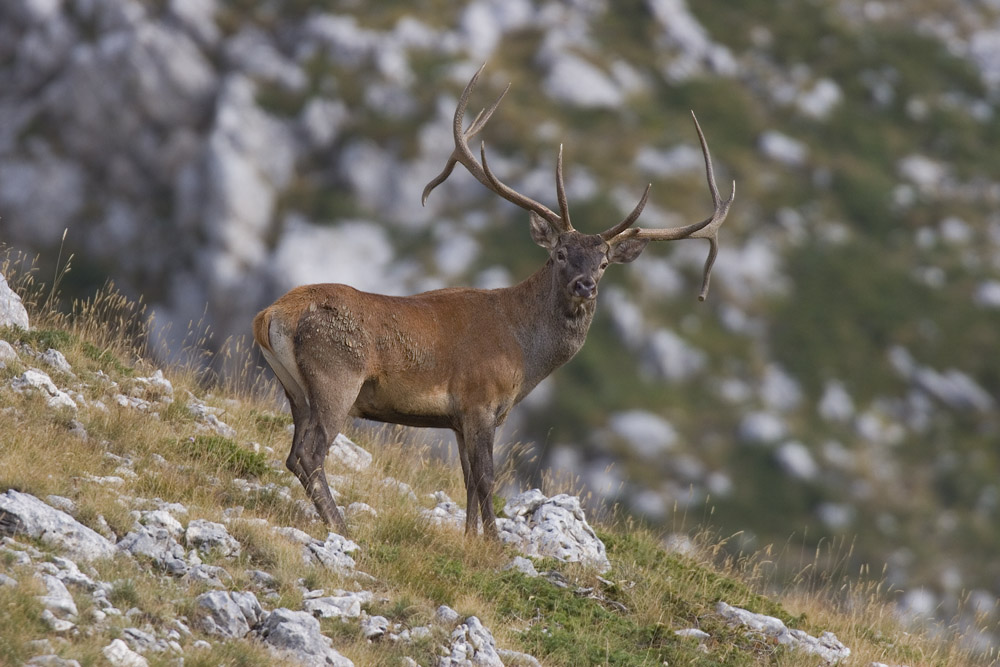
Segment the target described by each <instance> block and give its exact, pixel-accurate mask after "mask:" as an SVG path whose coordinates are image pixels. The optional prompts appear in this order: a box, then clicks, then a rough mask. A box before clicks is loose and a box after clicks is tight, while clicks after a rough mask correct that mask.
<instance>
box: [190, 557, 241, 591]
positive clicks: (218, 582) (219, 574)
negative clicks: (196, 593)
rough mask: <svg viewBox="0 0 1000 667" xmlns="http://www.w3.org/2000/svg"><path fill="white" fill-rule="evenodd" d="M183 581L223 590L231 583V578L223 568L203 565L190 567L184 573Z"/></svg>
mask: <svg viewBox="0 0 1000 667" xmlns="http://www.w3.org/2000/svg"><path fill="white" fill-rule="evenodd" d="M184 579H185V580H187V581H192V582H198V583H202V584H205V585H207V586H211V587H213V588H225V587H227V586H229V585H230V584H231V583H232V582H233V578H232V576H230V574H229V572H227V571H226V570H225V569H224V568H221V567H219V566H217V565H205V564H204V563H198V564H196V565H192V566H191V568H190V569H189V570H187V571H185V572H184Z"/></svg>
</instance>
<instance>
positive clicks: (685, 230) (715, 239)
mask: <svg viewBox="0 0 1000 667" xmlns="http://www.w3.org/2000/svg"><path fill="white" fill-rule="evenodd" d="M691 118H692V120H694V127H695V130H696V131H697V132H698V141H699V142H701V152H702V155H704V157H705V176H706V178H707V180H708V191H709V192H710V193H711V195H712V204H713V207H714V210H713V211H712V215H711V216H709V217H707V218H705V219H704V220H702V221H701V222H696V223H694V224H692V225H685V226H683V227H671V228H670V229H641V228H639V227H635V228H632V229H627V228H624V229H623V230H622V231H621V232H620V233H619V234H618V235H617V236H614V237H612V239H611V241H610V242H612V243H615V242H619V241H624V240H626V239H631V238H635V239H647V240H650V241H676V240H678V239H689V238H692V239H693V238H699V239H708V241H709V250H708V258H707V259H706V260H705V269H704V277H703V278H702V284H701V293H700V294H699V295H698V300H699V301H704V300H705V299H706V297H708V286H709V281H710V280H711V277H712V266H713V265H714V264H715V258H716V256H717V255H718V253H719V228H720V227H722V223H723V222H725V221H726V215H728V214H729V207H730V206H732V203H733V199H735V198H736V181H733V189H732V193H731V194H730V195H729V198H728V199H725V200H723V199H722V197H721V196H719V188H718V186H716V184H715V170H714V169H713V168H712V156H711V153H710V152H709V150H708V141H707V140H706V139H705V133H704V132H702V130H701V125H699V124H698V117H697V116H695V115H694V112H693V111H692V112H691ZM619 226H621V225H619ZM609 231H610V230H609Z"/></svg>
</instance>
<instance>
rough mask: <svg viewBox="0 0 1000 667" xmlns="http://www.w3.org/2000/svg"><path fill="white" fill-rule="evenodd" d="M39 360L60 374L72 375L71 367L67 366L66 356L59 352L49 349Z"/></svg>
mask: <svg viewBox="0 0 1000 667" xmlns="http://www.w3.org/2000/svg"><path fill="white" fill-rule="evenodd" d="M39 358H40V359H41V360H42V361H44V362H45V363H47V364H48V365H49V366H51V367H52V368H54V369H56V370H57V371H59V372H61V373H68V374H70V375H72V374H73V367H72V366H70V365H69V362H68V361H66V356H65V355H64V354H63V353H62V352H60V351H59V350H56V349H54V348H51V347H50V348H49V349H47V350H46V351H45V352H43V353H42V355H41V357H39Z"/></svg>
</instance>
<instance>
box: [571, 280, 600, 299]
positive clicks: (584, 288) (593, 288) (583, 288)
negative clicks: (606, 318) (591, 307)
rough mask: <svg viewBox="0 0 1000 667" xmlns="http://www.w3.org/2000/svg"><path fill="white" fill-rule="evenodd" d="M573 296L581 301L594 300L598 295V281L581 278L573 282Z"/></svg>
mask: <svg viewBox="0 0 1000 667" xmlns="http://www.w3.org/2000/svg"><path fill="white" fill-rule="evenodd" d="M572 289H573V294H574V295H576V296H578V297H580V298H581V299H592V298H594V296H596V295H597V281H596V280H594V279H593V278H590V277H588V276H581V277H579V278H577V279H576V280H574V281H573V285H572Z"/></svg>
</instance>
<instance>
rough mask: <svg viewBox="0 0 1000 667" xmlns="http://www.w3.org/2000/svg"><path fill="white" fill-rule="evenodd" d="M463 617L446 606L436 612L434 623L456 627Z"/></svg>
mask: <svg viewBox="0 0 1000 667" xmlns="http://www.w3.org/2000/svg"><path fill="white" fill-rule="evenodd" d="M461 618H462V617H461V615H460V614H459V613H458V612H457V611H455V610H454V609H452V608H451V607H449V606H448V605H446V604H443V605H441V606H440V607H438V608H437V609H436V610H435V611H434V622H435V623H437V624H439V625H444V626H454V625H455V624H456V623H458V621H459V619H461Z"/></svg>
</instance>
